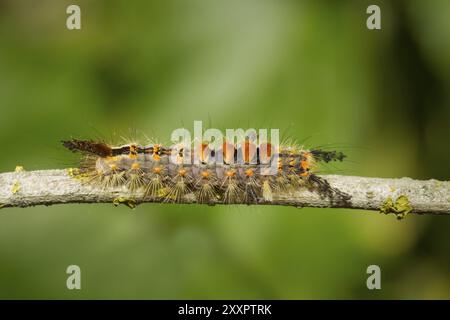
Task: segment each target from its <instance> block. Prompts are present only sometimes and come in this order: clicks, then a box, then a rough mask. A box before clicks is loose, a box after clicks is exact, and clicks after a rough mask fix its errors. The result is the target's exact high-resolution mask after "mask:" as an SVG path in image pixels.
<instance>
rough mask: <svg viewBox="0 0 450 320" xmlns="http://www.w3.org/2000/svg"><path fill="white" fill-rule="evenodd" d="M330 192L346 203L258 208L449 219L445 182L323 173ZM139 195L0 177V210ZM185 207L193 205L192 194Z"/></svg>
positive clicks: (65, 174) (132, 200) (300, 200)
mask: <svg viewBox="0 0 450 320" xmlns="http://www.w3.org/2000/svg"><path fill="white" fill-rule="evenodd" d="M321 177H322V178H324V179H326V180H327V181H328V182H329V183H330V185H331V186H332V187H333V188H336V189H338V190H340V191H341V192H344V193H346V194H348V195H349V196H350V197H351V198H350V201H349V202H348V203H342V201H330V199H327V198H324V197H323V196H320V195H319V194H317V192H314V191H309V190H306V189H305V190H304V189H301V190H297V191H295V192H292V193H280V194H275V195H274V197H273V201H271V202H270V203H267V202H264V201H263V200H262V199H260V201H259V203H258V204H265V205H288V206H295V207H341V208H343V207H345V208H352V209H366V210H378V211H381V212H383V213H394V214H396V215H397V216H398V217H403V216H404V215H405V214H407V213H417V214H442V215H450V182H448V181H437V180H426V181H419V180H413V179H410V178H401V179H381V178H367V177H353V176H339V175H323V176H321ZM161 201H162V200H161V199H146V198H145V197H143V194H142V193H140V194H129V193H128V192H127V191H126V190H125V189H122V188H115V189H107V190H102V189H99V188H97V187H93V186H89V185H87V184H85V183H82V182H81V181H80V180H79V179H76V178H74V177H72V176H71V175H70V171H69V170H42V171H29V172H26V171H20V172H8V173H2V174H0V208H4V207H29V206H35V205H52V204H63V203H115V204H118V203H124V204H127V205H129V206H133V205H134V204H139V203H143V202H161ZM185 203H195V197H193V195H187V196H186V197H185Z"/></svg>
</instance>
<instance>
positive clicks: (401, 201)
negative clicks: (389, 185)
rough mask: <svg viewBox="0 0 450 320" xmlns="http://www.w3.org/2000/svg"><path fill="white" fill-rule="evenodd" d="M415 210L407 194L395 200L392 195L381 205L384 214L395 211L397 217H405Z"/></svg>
mask: <svg viewBox="0 0 450 320" xmlns="http://www.w3.org/2000/svg"><path fill="white" fill-rule="evenodd" d="M412 210H413V207H412V206H411V204H410V203H409V199H408V197H407V196H405V195H401V196H399V197H398V198H397V199H396V200H395V202H394V200H392V198H391V197H389V198H387V199H386V201H385V202H384V203H383V204H382V205H381V207H380V212H381V213H384V214H389V213H394V214H395V215H396V216H397V219H399V220H400V219H403V218H404V217H406V215H407V214H408V213H410V212H411V211H412Z"/></svg>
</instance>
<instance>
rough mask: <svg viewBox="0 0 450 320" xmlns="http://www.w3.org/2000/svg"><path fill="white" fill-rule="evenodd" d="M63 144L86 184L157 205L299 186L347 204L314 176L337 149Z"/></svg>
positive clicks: (224, 199)
mask: <svg viewBox="0 0 450 320" xmlns="http://www.w3.org/2000/svg"><path fill="white" fill-rule="evenodd" d="M62 143H63V145H64V146H65V147H66V148H68V149H69V150H71V151H73V152H79V153H81V154H82V155H83V160H82V162H81V166H80V168H79V170H78V174H80V175H83V177H85V178H86V181H87V182H88V183H92V184H96V185H98V186H101V187H102V188H110V187H117V186H125V187H126V188H127V189H128V190H129V191H137V190H141V191H143V192H144V195H145V197H149V198H150V199H155V200H159V201H165V202H175V203H181V202H183V201H184V196H185V195H186V194H188V193H193V194H194V195H195V197H196V201H197V202H198V203H206V204H214V203H224V204H233V203H237V204H239V203H244V204H255V203H258V202H259V201H265V202H270V201H272V199H273V198H272V195H273V193H274V192H289V191H292V190H295V189H297V188H308V189H309V190H311V191H314V192H317V193H319V194H320V195H321V196H322V197H327V198H329V199H330V201H341V202H347V201H349V196H348V195H347V194H345V193H343V192H341V191H339V190H337V189H335V188H332V187H331V186H330V184H329V183H328V182H327V181H326V180H325V179H324V178H321V177H319V176H317V175H316V174H315V173H314V172H315V169H316V167H317V165H318V163H319V162H330V161H342V160H343V159H344V158H345V155H344V154H343V153H342V152H338V151H325V150H322V149H312V150H307V149H304V148H303V147H299V146H280V147H278V148H274V147H273V146H271V144H270V143H263V144H260V145H254V144H252V143H251V142H249V141H248V140H247V141H244V142H243V143H241V144H232V143H228V142H224V143H223V145H222V147H221V148H219V149H218V150H217V151H216V150H209V149H208V144H204V143H202V144H200V147H201V148H200V150H201V151H198V149H197V150H195V149H194V151H193V152H190V149H189V148H186V147H181V148H180V147H178V148H174V147H165V146H163V145H161V144H157V143H152V144H147V145H140V144H137V143H129V144H124V145H120V146H112V145H109V144H107V143H105V142H96V141H92V140H77V139H72V140H68V141H62ZM187 149H189V150H187ZM263 151H264V152H263ZM219 155H220V157H218V156H219ZM195 156H198V158H199V161H198V162H197V163H195V161H193V160H194V158H195ZM211 158H218V159H219V161H210V160H211ZM185 160H189V161H185ZM271 161H272V162H273V161H276V166H275V173H274V174H266V173H265V170H267V169H268V165H267V164H268V163H270V162H271Z"/></svg>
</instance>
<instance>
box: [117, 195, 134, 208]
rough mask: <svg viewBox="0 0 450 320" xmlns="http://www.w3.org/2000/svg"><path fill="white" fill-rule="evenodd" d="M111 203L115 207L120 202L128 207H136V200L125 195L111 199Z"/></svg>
mask: <svg viewBox="0 0 450 320" xmlns="http://www.w3.org/2000/svg"><path fill="white" fill-rule="evenodd" d="M113 204H114V205H115V206H116V207H117V206H118V205H120V204H124V205H126V206H127V207H128V208H131V209H134V208H136V200H134V199H133V198H127V197H117V198H115V199H114V200H113Z"/></svg>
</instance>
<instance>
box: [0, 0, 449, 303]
mask: <svg viewBox="0 0 450 320" xmlns="http://www.w3.org/2000/svg"><path fill="white" fill-rule="evenodd" d="M72 3H75V4H78V5H79V6H80V7H81V18H82V29H81V30H74V31H69V30H67V29H66V18H67V16H68V15H67V14H66V8H67V6H68V5H69V4H72ZM370 4H377V5H379V6H380V7H381V17H382V30H378V31H371V30H368V29H367V28H366V19H367V17H368V15H367V14H366V8H367V6H368V5H370ZM448 12H450V2H449V1H446V0H442V1H439V0H434V1H420V0H411V1H370V2H369V1H335V2H333V3H331V2H330V1H278V0H273V1H269V0H262V1H261V0H246V1H240V0H239V1H238V0H231V1H230V0H227V1H207V0H190V1H181V0H175V1H162V0H161V1H144V0H142V1H125V0H120V1H119V0H108V1H106V0H104V1H99V0H97V1H87V0H77V1H66V0H63V1H61V0H53V1H51V0H40V1H34V0H28V1H24V0H1V1H0V145H1V151H0V171H1V172H5V171H12V170H14V168H15V166H16V165H22V166H24V167H25V169H26V170H37V169H50V168H65V167H69V166H73V165H74V162H75V161H76V160H77V159H76V156H75V155H73V154H71V153H70V152H67V151H66V150H64V149H63V148H62V147H61V146H60V142H59V141H60V140H61V139H65V138H70V137H84V138H90V137H94V138H95V137H98V136H99V135H103V136H106V137H108V136H109V135H114V134H118V133H119V134H125V135H126V133H127V132H129V129H130V128H132V129H136V130H139V131H142V132H144V133H146V134H147V135H149V136H153V137H157V138H159V139H160V140H161V141H168V140H169V137H170V136H169V134H170V133H171V131H172V130H173V129H175V128H178V127H181V126H185V127H186V128H188V129H190V130H192V126H193V121H194V120H203V121H204V123H205V124H206V125H209V124H210V125H211V126H212V127H217V128H238V127H243V128H248V127H254V128H280V129H281V131H282V132H283V133H284V134H285V135H286V136H289V137H292V138H296V139H299V140H302V139H306V138H308V140H307V141H308V144H310V145H324V144H331V145H335V146H339V149H343V150H344V151H345V152H346V153H348V155H349V158H348V159H349V161H347V162H346V163H344V164H342V165H340V166H336V167H335V168H326V170H328V169H329V170H330V171H331V172H338V173H343V174H351V175H365V176H376V177H403V176H409V177H412V178H417V179H426V178H436V179H442V180H448V179H449V177H450V172H449V171H450V167H449V163H450V161H449V160H450V151H449V148H448V147H449V138H450V130H449V120H450V90H449V85H450V20H449V19H448ZM70 264H76V265H79V266H80V267H81V272H82V290H80V291H76V290H74V291H69V290H67V289H66V286H65V284H66V278H67V274H66V273H65V270H66V268H67V266H68V265H70ZM371 264H377V265H379V266H380V267H381V271H382V289H381V290H378V291H377V290H375V291H369V290H367V288H366V279H367V276H368V275H367V274H366V268H367V266H369V265H371ZM0 298H31V299H35V298H44V299H47V298H63V299H66V298H67V299H78V298H142V299H147V298H150V299H156V298H158V299H163V298H169V299H181V298H189V299H197V298H210V299H214V298H258V299H260V298H275V299H304V298H311V299H316V298H326V299H334V298H338V299H340V298H364V299H379V298H387V299H391V298H399V299H406V298H412V299H419V298H425V299H429V298H438V299H449V298H450V219H448V218H446V217H433V216H408V217H407V218H406V219H404V220H402V221H397V220H396V219H395V217H394V216H384V215H382V214H379V213H377V212H364V211H358V210H346V209H310V208H304V209H296V208H281V207H248V206H217V207H208V206H198V205H191V206H186V205H159V204H147V205H142V206H139V207H138V208H136V209H135V210H130V209H128V208H127V207H117V208H116V207H114V206H113V205H112V204H103V205H63V206H53V207H35V208H27V209H17V208H14V209H3V210H1V211H0Z"/></svg>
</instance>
